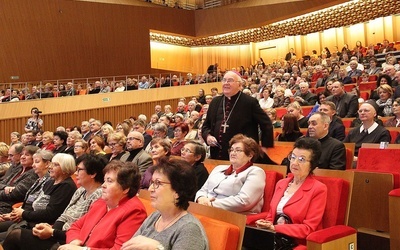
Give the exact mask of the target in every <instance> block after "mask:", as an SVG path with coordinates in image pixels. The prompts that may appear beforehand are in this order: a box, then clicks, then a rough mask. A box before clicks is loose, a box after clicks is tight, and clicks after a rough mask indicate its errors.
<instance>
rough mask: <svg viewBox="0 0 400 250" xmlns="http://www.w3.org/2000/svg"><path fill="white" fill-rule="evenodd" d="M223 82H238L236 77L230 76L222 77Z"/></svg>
mask: <svg viewBox="0 0 400 250" xmlns="http://www.w3.org/2000/svg"><path fill="white" fill-rule="evenodd" d="M221 82H222V83H234V82H237V81H235V79H233V78H228V79H226V78H222V80H221Z"/></svg>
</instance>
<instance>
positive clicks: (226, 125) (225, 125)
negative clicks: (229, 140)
mask: <svg viewBox="0 0 400 250" xmlns="http://www.w3.org/2000/svg"><path fill="white" fill-rule="evenodd" d="M221 127H223V128H224V130H222V133H224V134H225V133H226V128H229V125H228V124H226V122H224V124H222V125H221Z"/></svg>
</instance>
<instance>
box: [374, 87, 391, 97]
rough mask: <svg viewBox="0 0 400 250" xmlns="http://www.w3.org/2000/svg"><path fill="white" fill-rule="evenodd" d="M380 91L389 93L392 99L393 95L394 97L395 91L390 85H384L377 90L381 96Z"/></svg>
mask: <svg viewBox="0 0 400 250" xmlns="http://www.w3.org/2000/svg"><path fill="white" fill-rule="evenodd" d="M379 90H382V91H385V92H387V93H389V94H390V97H392V95H393V89H392V87H391V86H390V85H389V84H382V85H381V86H379V87H378V89H377V92H378V94H379Z"/></svg>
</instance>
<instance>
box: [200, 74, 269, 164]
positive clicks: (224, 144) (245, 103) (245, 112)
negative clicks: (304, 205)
mask: <svg viewBox="0 0 400 250" xmlns="http://www.w3.org/2000/svg"><path fill="white" fill-rule="evenodd" d="M241 83H242V81H241V77H240V76H239V74H237V73H236V72H233V71H228V72H227V73H226V74H225V75H224V78H223V79H222V92H223V95H222V96H217V97H214V99H213V100H212V101H211V103H210V106H209V108H208V112H207V117H206V119H205V121H204V123H203V126H202V136H203V139H204V141H205V142H207V144H208V145H209V146H210V153H211V158H212V159H220V160H228V159H229V154H228V149H229V140H230V139H231V138H232V137H233V136H234V135H236V134H239V133H243V134H245V135H247V136H248V137H251V138H253V139H254V140H255V141H257V142H258V141H259V140H260V139H259V135H258V128H260V130H261V145H262V147H263V150H264V152H266V148H267V147H273V145H274V138H273V127H272V123H271V120H270V119H269V117H268V116H267V114H266V113H265V112H264V111H263V110H262V109H261V107H260V105H259V103H258V101H257V99H255V98H253V97H251V96H248V95H245V94H243V93H242V92H241V91H240V89H241ZM267 161H268V160H267Z"/></svg>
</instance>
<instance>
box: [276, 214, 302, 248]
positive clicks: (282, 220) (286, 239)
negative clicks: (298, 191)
mask: <svg viewBox="0 0 400 250" xmlns="http://www.w3.org/2000/svg"><path fill="white" fill-rule="evenodd" d="M280 224H292V220H291V219H290V217H289V216H287V215H286V214H284V213H280V214H277V215H276V216H275V220H274V225H280ZM296 246H297V243H296V241H295V240H294V239H293V238H292V237H290V236H287V235H285V234H281V233H275V238H274V249H275V250H291V249H293V248H294V247H296Z"/></svg>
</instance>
